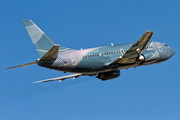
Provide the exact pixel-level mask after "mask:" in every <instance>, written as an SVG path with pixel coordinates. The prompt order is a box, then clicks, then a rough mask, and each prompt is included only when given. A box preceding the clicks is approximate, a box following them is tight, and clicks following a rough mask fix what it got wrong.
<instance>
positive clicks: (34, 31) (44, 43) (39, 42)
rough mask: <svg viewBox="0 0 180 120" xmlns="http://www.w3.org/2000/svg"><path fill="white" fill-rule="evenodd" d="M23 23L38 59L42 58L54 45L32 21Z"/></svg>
mask: <svg viewBox="0 0 180 120" xmlns="http://www.w3.org/2000/svg"><path fill="white" fill-rule="evenodd" d="M23 23H24V26H25V28H26V30H27V32H28V34H29V36H30V38H31V40H32V42H33V44H34V46H35V48H36V50H37V52H38V53H39V55H40V57H42V56H44V55H45V54H46V52H48V51H49V50H50V49H51V48H52V47H53V46H54V45H55V44H54V43H53V41H51V39H50V38H49V37H48V36H47V35H46V34H45V33H44V32H43V31H42V30H41V29H40V28H39V27H38V26H36V24H34V23H33V21H32V20H29V19H27V20H23Z"/></svg>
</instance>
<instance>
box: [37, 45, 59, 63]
mask: <svg viewBox="0 0 180 120" xmlns="http://www.w3.org/2000/svg"><path fill="white" fill-rule="evenodd" d="M58 51H59V45H54V46H53V47H52V48H51V49H50V50H49V51H48V52H47V53H46V54H45V55H44V56H43V57H42V58H41V59H40V61H48V60H55V59H56V58H57V57H58Z"/></svg>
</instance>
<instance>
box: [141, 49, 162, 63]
mask: <svg viewBox="0 0 180 120" xmlns="http://www.w3.org/2000/svg"><path fill="white" fill-rule="evenodd" d="M158 59H159V53H158V52H157V51H156V50H149V51H144V52H143V53H142V54H141V55H140V56H139V59H138V60H139V61H140V62H143V63H145V64H148V63H152V62H155V61H157V60H158Z"/></svg>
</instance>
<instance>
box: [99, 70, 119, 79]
mask: <svg viewBox="0 0 180 120" xmlns="http://www.w3.org/2000/svg"><path fill="white" fill-rule="evenodd" d="M119 76H120V71H119V70H113V71H108V72H103V73H99V74H98V75H97V76H96V78H98V79H101V80H102V81H106V80H110V79H113V78H117V77H119Z"/></svg>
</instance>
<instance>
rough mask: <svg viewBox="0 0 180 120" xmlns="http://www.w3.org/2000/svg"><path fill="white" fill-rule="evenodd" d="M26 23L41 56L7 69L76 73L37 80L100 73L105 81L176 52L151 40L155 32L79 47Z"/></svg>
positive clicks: (160, 60) (25, 21)
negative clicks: (62, 42) (131, 39)
mask: <svg viewBox="0 0 180 120" xmlns="http://www.w3.org/2000/svg"><path fill="white" fill-rule="evenodd" d="M23 24H24V26H25V28H26V30H27V32H28V34H29V36H30V38H31V40H32V43H33V44H34V46H35V48H36V51H37V52H38V54H39V56H40V58H39V59H37V60H36V61H35V62H31V63H27V64H22V65H18V66H14V67H9V68H6V69H11V68H17V67H22V66H27V65H33V64H38V65H39V66H41V67H45V68H49V69H53V70H58V71H63V72H64V73H66V72H69V73H74V74H72V75H67V76H63V77H57V78H51V79H45V80H40V81H35V82H33V83H39V82H49V81H56V80H59V81H63V80H66V79H67V78H74V79H75V78H77V77H80V76H96V78H98V79H100V80H102V81H106V80H111V79H114V78H117V77H119V76H120V70H121V69H128V68H132V67H139V66H144V65H151V64H156V63H160V62H163V61H165V60H167V59H169V58H171V57H172V56H173V55H174V54H175V51H174V50H173V49H172V48H170V47H169V46H168V45H167V44H165V43H161V42H155V41H150V39H151V37H152V35H153V31H146V32H145V33H144V34H143V35H142V37H141V38H140V39H139V40H138V41H137V42H135V43H126V44H119V45H114V44H111V45H110V46H103V47H96V48H89V49H81V50H75V49H71V48H66V47H62V46H60V45H57V44H55V43H54V42H53V41H52V40H51V39H50V38H49V37H48V36H47V35H46V34H45V33H44V32H43V31H42V30H41V29H40V28H39V27H38V26H37V25H36V24H35V23H34V22H33V21H32V20H30V19H26V20H23Z"/></svg>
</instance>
